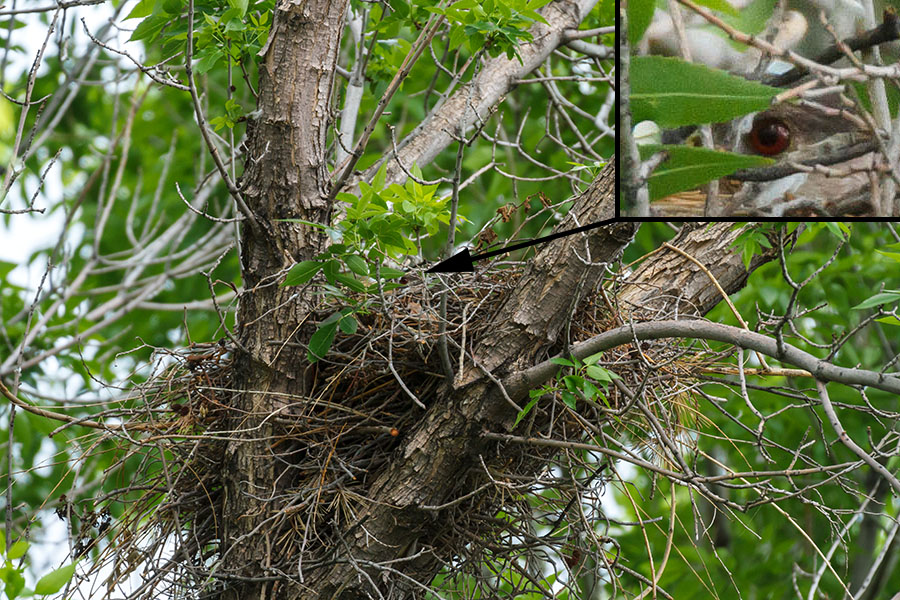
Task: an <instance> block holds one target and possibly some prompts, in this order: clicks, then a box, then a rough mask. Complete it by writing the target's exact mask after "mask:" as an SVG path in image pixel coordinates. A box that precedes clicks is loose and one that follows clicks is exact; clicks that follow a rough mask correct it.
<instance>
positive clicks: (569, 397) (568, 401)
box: [562, 391, 575, 410]
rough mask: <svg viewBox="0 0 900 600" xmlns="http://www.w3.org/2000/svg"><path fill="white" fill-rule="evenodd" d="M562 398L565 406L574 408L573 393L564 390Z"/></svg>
mask: <svg viewBox="0 0 900 600" xmlns="http://www.w3.org/2000/svg"><path fill="white" fill-rule="evenodd" d="M562 399H563V402H564V403H565V405H566V406H568V407H569V408H571V409H572V410H575V394H573V393H572V392H568V391H565V392H563V393H562Z"/></svg>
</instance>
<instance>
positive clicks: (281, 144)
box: [219, 0, 347, 600]
mask: <svg viewBox="0 0 900 600" xmlns="http://www.w3.org/2000/svg"><path fill="white" fill-rule="evenodd" d="M346 7H347V0H288V1H284V0H282V1H280V2H279V3H278V4H277V6H276V8H275V15H274V20H273V24H272V30H271V33H270V34H269V40H268V43H267V45H266V47H265V48H263V50H262V51H261V52H260V54H261V57H262V64H261V66H260V77H259V101H258V108H259V116H258V117H257V119H256V120H255V122H253V123H252V126H251V127H250V128H248V136H247V138H248V139H247V153H246V155H247V157H248V159H247V162H246V164H245V172H244V176H243V177H242V180H241V186H240V187H241V193H242V195H243V196H244V199H245V201H246V203H247V205H248V206H249V207H250V209H251V210H252V211H253V213H254V214H255V216H256V219H257V221H258V222H259V224H260V227H259V228H257V229H252V228H250V227H245V228H244V229H243V234H244V237H243V239H242V248H241V266H242V273H243V277H244V292H243V294H242V296H241V300H240V307H239V311H238V323H239V327H240V329H239V341H240V343H241V345H242V346H243V351H242V352H239V353H238V356H237V358H236V376H235V387H236V388H237V389H238V390H242V391H241V392H240V393H238V394H236V396H235V398H234V403H233V407H232V408H233V412H234V414H235V417H234V422H233V423H232V424H231V428H232V429H233V430H240V431H244V432H246V433H244V434H242V435H241V437H242V439H240V440H235V441H232V442H230V443H229V445H228V448H227V449H226V453H225V457H224V464H225V469H226V471H225V473H226V476H225V478H224V479H225V486H224V494H225V497H224V498H223V502H222V506H223V508H222V510H223V515H222V517H223V518H222V536H221V539H222V544H221V556H220V563H219V564H220V565H221V567H220V571H221V572H222V573H223V574H224V575H226V576H233V577H247V576H252V575H257V576H259V575H271V572H269V571H267V568H268V567H269V566H270V565H271V564H272V563H273V562H277V558H278V554H279V551H280V548H281V547H283V544H281V543H280V542H279V540H276V539H271V535H270V532H271V531H273V530H275V529H276V526H277V525H278V524H279V523H280V522H281V520H282V519H284V518H285V514H284V512H283V511H282V509H283V508H284V506H286V504H287V503H288V502H289V500H290V499H289V498H284V497H281V496H280V495H279V489H281V488H283V487H285V486H286V485H287V483H288V482H285V481H282V478H281V477H280V475H281V473H282V472H283V470H284V469H283V466H282V465H280V463H279V460H277V459H276V457H275V453H274V451H273V448H271V447H270V445H271V433H272V427H271V425H269V424H268V420H269V418H270V417H271V416H272V415H274V414H276V413H277V412H278V411H279V409H281V408H282V401H281V399H282V398H285V397H288V395H297V396H302V395H304V394H305V392H306V391H307V389H306V388H307V383H306V377H307V374H306V373H305V372H304V368H303V365H307V364H308V362H307V361H306V357H305V351H303V350H302V349H301V348H300V347H299V346H298V345H291V344H289V342H290V341H291V340H292V339H293V338H294V337H295V336H304V335H305V336H307V337H308V335H309V333H310V332H309V327H310V325H305V324H306V322H307V318H308V313H309V310H310V302H309V299H308V298H305V297H304V296H303V295H302V294H301V293H300V292H299V291H298V288H292V287H284V288H283V287H279V285H278V284H279V283H281V279H282V278H283V275H284V272H285V270H286V269H287V268H289V267H290V266H291V265H292V264H294V263H295V262H299V261H302V260H308V259H311V258H313V257H314V256H316V255H317V254H318V253H319V252H321V250H322V249H323V247H324V241H325V240H324V239H323V236H322V234H321V232H320V231H319V230H317V229H315V228H312V227H309V226H306V225H301V224H298V223H288V222H279V221H278V219H302V220H305V221H309V222H313V223H327V222H328V219H329V215H330V213H331V205H330V204H329V203H328V201H327V199H328V176H329V175H328V172H327V169H326V164H325V141H326V135H327V132H328V126H329V124H330V122H329V103H330V100H331V89H332V86H333V80H334V73H335V65H336V63H337V56H338V49H339V43H340V37H341V32H342V30H343V24H344V11H345V10H346ZM236 581H239V580H236ZM297 594H298V591H297V589H296V586H295V585H293V584H289V583H286V582H283V581H247V582H243V583H235V584H234V585H232V586H231V587H230V588H229V589H228V590H227V591H226V592H225V594H224V596H223V597H224V598H241V599H251V600H256V599H258V600H265V599H269V598H273V599H274V598H292V597H297Z"/></svg>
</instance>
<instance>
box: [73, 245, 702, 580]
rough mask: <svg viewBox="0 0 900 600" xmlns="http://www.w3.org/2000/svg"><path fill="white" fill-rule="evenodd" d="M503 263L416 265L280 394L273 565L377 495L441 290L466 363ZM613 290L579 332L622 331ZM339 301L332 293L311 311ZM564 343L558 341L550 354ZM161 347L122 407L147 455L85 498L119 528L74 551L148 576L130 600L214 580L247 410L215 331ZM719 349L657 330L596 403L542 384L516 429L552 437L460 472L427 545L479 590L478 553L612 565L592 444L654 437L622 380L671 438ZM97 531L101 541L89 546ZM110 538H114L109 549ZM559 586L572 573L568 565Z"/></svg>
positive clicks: (439, 380)
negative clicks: (235, 403)
mask: <svg viewBox="0 0 900 600" xmlns="http://www.w3.org/2000/svg"><path fill="white" fill-rule="evenodd" d="M505 267H506V268H496V266H495V268H493V269H491V270H490V272H489V273H487V274H486V273H482V274H479V275H475V276H465V277H466V279H465V285H462V286H458V287H456V286H453V278H454V277H457V276H453V277H451V278H450V285H449V286H445V285H444V284H443V283H441V281H440V280H439V279H438V278H437V277H433V276H427V279H421V278H419V277H417V276H410V277H409V281H407V282H406V283H407V285H405V286H404V287H402V288H400V289H396V290H393V291H392V292H390V293H387V294H384V295H382V296H380V297H379V299H378V301H377V302H375V304H374V305H372V306H371V309H370V311H369V313H368V314H367V315H364V316H362V317H361V318H360V327H359V328H358V330H357V331H356V332H355V333H353V334H342V333H339V334H338V336H337V338H336V340H335V342H334V345H333V347H332V349H331V351H330V353H329V354H328V356H327V357H326V359H325V360H322V361H320V362H319V363H318V367H317V368H318V373H317V376H316V379H315V381H316V384H315V387H314V389H313V392H312V394H310V396H309V397H307V398H297V399H288V400H289V401H288V402H287V403H286V405H287V409H286V410H284V411H281V412H280V413H279V414H277V415H273V416H272V417H271V419H269V420H267V424H268V425H270V426H271V429H270V431H273V432H274V433H273V434H272V438H273V439H271V440H267V444H268V446H269V447H270V448H271V449H272V452H273V460H278V461H280V463H281V465H282V466H283V468H284V469H285V472H286V477H285V479H283V480H282V481H283V482H286V483H284V485H283V489H281V490H280V493H282V494H288V495H291V496H292V497H293V498H295V499H296V500H294V501H292V502H290V503H288V504H287V505H286V508H285V509H284V510H283V511H282V513H283V516H284V517H285V518H282V519H281V520H280V521H279V522H277V523H275V522H273V525H274V526H275V527H277V528H280V530H279V531H276V535H273V536H272V539H274V540H277V541H278V543H279V544H283V545H284V546H282V550H283V551H282V552H281V553H280V554H279V556H280V557H281V564H277V565H272V567H273V568H276V569H281V570H282V571H283V572H284V573H287V574H291V573H295V574H296V570H297V564H298V561H300V562H301V563H302V556H304V555H305V553H309V548H311V547H314V546H317V545H321V544H322V543H325V544H328V543H331V542H333V541H334V540H333V539H330V538H333V536H334V535H336V533H335V532H334V531H333V530H334V529H335V528H334V527H333V524H334V523H340V522H344V519H346V518H350V515H351V514H354V513H355V511H356V510H357V508H358V507H360V506H361V505H363V504H364V503H365V502H366V501H367V500H366V498H367V494H368V489H369V486H370V484H371V482H372V481H373V480H374V478H375V475H376V474H377V473H378V472H379V471H380V470H382V469H383V468H385V466H386V465H388V464H389V462H390V461H391V460H392V453H393V451H394V450H395V449H396V448H397V447H398V445H399V444H400V443H401V441H402V440H403V438H404V436H405V435H407V434H408V433H409V432H410V431H412V430H413V429H414V428H415V427H416V424H417V422H419V420H420V419H422V418H423V416H424V415H425V412H426V411H425V410H423V409H422V408H421V406H420V404H421V403H425V404H427V403H430V402H433V401H435V398H437V397H438V393H439V391H440V390H441V388H442V387H443V386H445V385H446V381H445V378H444V375H443V374H442V369H441V366H440V364H441V363H440V359H439V353H438V350H437V345H438V340H439V337H440V327H439V324H440V323H441V317H440V312H441V298H442V295H443V294H446V298H447V299H446V315H447V316H446V321H445V323H446V327H445V329H446V335H447V336H448V341H449V344H448V347H449V349H450V354H451V356H452V357H453V363H454V368H458V367H459V361H465V360H467V359H466V356H465V353H464V352H461V351H460V348H465V349H466V350H467V351H470V350H471V348H472V347H473V343H474V341H477V340H478V339H480V338H482V336H485V335H490V330H491V328H492V327H493V326H494V325H495V324H494V322H493V315H494V313H495V312H496V311H497V309H498V308H499V306H500V304H501V303H502V302H503V300H504V298H505V297H506V291H507V290H509V289H510V288H511V287H512V286H513V285H514V284H515V282H516V280H517V278H518V274H519V273H521V270H522V269H521V267H522V265H521V263H506V265H505ZM616 285H618V284H617V283H616V282H615V281H614V280H612V279H611V280H607V281H606V282H605V283H603V284H602V286H603V287H602V289H598V290H594V293H589V294H587V295H586V300H585V301H584V302H583V303H582V306H581V307H580V308H579V310H578V311H577V312H576V314H575V315H574V318H573V320H572V323H571V328H570V336H571V342H577V341H580V340H583V339H587V338H589V337H591V336H593V335H596V334H597V333H599V332H601V331H604V330H607V329H610V328H612V327H615V326H617V325H619V324H621V320H620V319H621V318H620V317H619V316H617V315H618V311H617V310H616V308H615V307H614V306H612V305H611V304H610V301H609V300H608V298H614V297H615V287H616ZM337 308H339V306H338V305H337V304H336V303H335V301H334V300H331V299H329V298H328V297H323V299H322V301H321V306H320V307H319V314H318V317H319V318H320V319H321V318H324V317H325V316H327V315H328V314H330V313H332V312H334V311H335V310H336V309H337ZM555 351H559V348H557V349H551V350H550V352H551V353H552V352H555ZM165 356H167V357H168V366H167V367H166V368H165V369H164V370H163V371H162V372H161V373H160V374H158V375H157V376H155V377H153V378H151V379H150V380H148V381H147V382H146V383H144V384H143V385H141V386H140V387H139V388H138V392H139V393H138V398H139V400H138V402H137V404H136V405H134V404H132V405H131V406H130V407H129V408H128V409H127V410H124V409H123V410H122V411H121V413H120V418H122V419H123V420H124V421H125V423H126V425H127V427H126V431H127V432H128V434H127V435H126V436H125V438H124V440H123V441H124V444H123V446H125V447H126V448H127V449H128V450H127V451H126V452H125V455H124V458H123V459H122V461H121V463H120V466H121V465H124V462H125V461H126V460H133V455H137V456H140V457H141V462H140V464H139V466H138V467H137V469H136V472H135V475H134V478H133V484H132V485H130V486H124V487H121V488H120V489H119V490H117V491H115V492H114V493H112V494H109V495H108V496H105V497H103V498H101V499H100V502H95V503H94V505H92V506H88V507H85V510H88V509H89V510H90V515H91V516H90V517H88V518H87V520H85V519H84V518H83V519H82V521H83V525H84V526H83V527H82V531H83V532H84V531H85V530H89V529H90V528H91V526H92V525H96V523H95V522H94V521H93V519H94V516H93V515H95V514H100V511H101V510H102V509H103V507H106V506H118V507H124V509H123V510H122V513H121V517H119V518H118V519H117V521H116V523H115V525H114V527H112V528H110V531H111V532H114V533H113V534H109V533H107V534H106V535H105V536H94V535H93V534H91V533H90V532H88V533H82V534H81V535H80V537H79V539H78V540H77V542H78V544H79V546H78V548H79V550H80V551H83V552H86V551H88V550H90V549H91V548H94V553H95V559H96V562H95V565H96V566H97V567H99V566H100V565H107V566H109V567H111V570H110V571H109V576H108V578H107V584H108V586H109V588H108V589H109V590H110V591H112V589H113V587H114V586H116V585H118V584H120V583H123V582H124V581H125V580H127V579H128V576H129V574H132V573H140V581H139V582H138V583H135V579H134V577H132V580H131V583H130V584H129V585H128V586H126V588H130V591H129V592H126V593H127V594H128V596H129V597H133V598H139V597H142V596H143V594H148V596H147V597H151V596H153V597H163V596H161V594H170V593H176V592H177V591H178V590H179V589H184V588H192V589H194V590H197V589H198V588H200V587H202V582H205V581H206V582H208V581H209V579H208V577H209V576H210V574H212V575H213V577H214V578H215V577H216V575H217V574H219V572H218V571H217V570H216V569H217V567H216V559H217V557H218V552H219V550H220V549H219V546H218V544H219V542H220V540H221V535H222V514H221V508H222V502H223V480H224V473H223V468H222V466H223V460H222V459H223V456H224V454H225V452H226V449H227V447H228V444H229V443H234V442H233V439H234V437H235V436H234V434H235V432H234V431H233V430H232V429H231V428H232V427H233V425H234V423H235V422H237V421H238V420H237V419H235V418H234V415H232V414H231V411H232V409H231V408H229V407H230V405H231V402H230V399H231V398H232V395H233V394H235V393H236V391H235V390H234V389H233V387H232V385H231V375H232V370H233V368H234V367H233V360H232V359H233V356H234V348H233V347H232V345H231V344H230V342H229V341H228V340H227V339H223V340H219V341H217V342H211V343H200V344H192V345H191V346H190V347H187V348H184V349H183V350H181V351H178V352H175V353H172V352H166V353H165ZM713 358H714V356H713V355H712V354H711V353H709V352H708V349H701V350H700V351H699V352H698V350H697V347H696V344H695V345H694V347H693V348H692V349H691V350H690V353H686V351H685V348H684V347H678V346H674V345H672V344H671V343H670V342H665V341H659V342H645V343H642V344H641V347H640V348H635V347H632V346H630V345H626V346H623V347H621V348H618V349H616V350H615V351H609V352H607V353H605V354H604V356H603V358H602V360H601V362H600V365H601V366H604V367H605V368H607V369H609V370H610V371H612V372H614V373H615V374H616V375H617V376H618V377H619V378H620V379H619V380H618V384H619V385H618V386H617V385H616V382H615V381H614V382H613V384H611V385H608V386H607V388H606V393H605V394H604V395H603V399H602V402H601V401H599V400H596V399H595V401H593V402H585V401H584V400H583V399H581V400H579V401H578V403H577V405H576V407H575V410H573V409H572V407H571V398H569V402H568V404H567V402H566V399H565V398H564V396H563V394H562V391H563V390H565V386H564V385H563V382H561V381H555V380H554V381H551V382H549V384H548V386H547V387H546V388H545V391H544V394H543V397H542V398H541V400H540V401H538V402H537V403H536V405H535V406H534V408H533V409H532V410H531V412H530V413H529V414H528V416H527V417H526V418H524V419H522V421H521V423H520V424H519V426H518V429H517V431H516V433H521V434H522V435H523V436H533V437H540V438H541V439H542V440H544V443H542V444H539V445H530V444H522V443H518V444H513V443H508V444H503V445H502V446H501V445H499V444H498V447H497V452H496V454H495V455H494V456H491V457H485V462H484V464H483V465H482V467H483V468H482V469H480V470H478V471H477V472H474V473H472V478H474V479H476V480H477V481H475V482H473V481H469V482H467V483H468V489H469V490H471V489H476V488H477V489H479V490H480V492H479V493H476V494H472V495H471V496H470V497H468V498H466V499H465V500H463V501H460V502H455V503H451V506H448V508H447V509H446V510H442V511H440V512H438V513H436V516H435V521H434V522H433V523H432V524H430V525H429V527H434V528H436V529H435V531H441V532H443V533H442V535H441V537H440V540H441V544H442V545H443V548H433V549H432V551H433V554H434V555H435V556H438V557H439V558H440V559H441V560H443V561H444V565H445V566H444V571H445V577H447V576H451V575H454V574H460V573H465V574H467V575H468V576H469V577H470V579H468V581H469V585H471V582H472V581H473V579H472V577H474V580H475V581H477V582H479V583H478V584H477V585H483V586H486V587H484V589H482V592H481V593H487V592H490V593H498V590H499V588H498V587H497V586H498V585H501V583H500V582H499V579H497V578H496V577H494V578H490V577H485V576H484V571H483V570H480V569H479V568H478V566H477V565H484V564H485V560H487V561H488V563H489V564H491V565H492V568H493V569H495V570H496V572H501V571H502V570H503V569H504V568H507V567H509V568H513V569H515V570H520V571H521V569H522V568H525V567H523V565H534V564H535V561H536V560H537V561H538V562H539V563H541V564H544V565H545V567H543V568H544V569H545V570H546V569H547V568H550V569H555V570H558V571H565V570H566V569H569V570H571V571H574V572H577V571H578V570H580V569H585V568H590V569H594V570H596V571H597V573H598V574H599V573H601V571H602V570H603V569H606V568H609V567H610V566H612V565H613V564H614V562H615V560H616V558H615V554H616V551H615V544H614V539H613V535H612V533H611V531H612V530H611V529H610V528H611V527H614V525H615V524H614V522H613V521H611V520H609V519H607V518H606V517H605V516H604V515H603V513H602V511H601V510H600V505H599V494H600V493H601V491H602V489H603V487H604V485H605V483H606V482H607V481H608V480H609V479H610V477H611V476H612V471H614V469H610V470H608V471H604V468H605V467H602V466H601V461H600V459H601V455H600V454H599V453H597V452H593V451H591V450H588V449H587V448H588V446H587V445H586V444H585V443H587V444H597V443H599V440H601V439H606V440H612V439H615V440H619V443H621V444H623V447H624V446H627V447H630V448H641V447H643V448H644V451H645V452H646V450H647V448H650V447H652V445H653V444H654V443H655V441H654V439H653V437H652V436H648V434H647V433H646V432H647V431H649V430H650V428H649V427H647V426H646V420H647V418H649V417H648V415H647V414H645V413H641V412H639V411H637V410H632V409H631V407H630V406H629V403H631V404H633V399H632V400H630V401H629V400H628V398H626V396H625V395H623V390H625V389H634V390H642V393H644V394H655V395H656V397H657V400H658V401H656V402H653V403H650V404H649V406H651V408H652V410H653V411H654V413H655V416H656V418H657V419H658V421H659V422H660V423H663V424H665V426H667V427H670V428H671V429H672V432H673V439H677V438H679V435H680V433H681V431H682V428H684V427H691V426H693V424H694V421H695V419H696V416H695V412H694V411H693V408H692V403H691V395H690V393H689V385H690V381H691V375H692V373H694V370H695V368H696V367H697V366H698V365H699V364H701V363H708V362H709V361H710V360H712V359H713ZM598 386H599V384H598ZM680 439H682V440H686V439H688V438H687V436H681V437H680ZM606 443H608V442H606ZM573 506H574V507H575V508H573ZM76 512H77V511H76ZM114 512H118V509H116V510H114ZM287 517H291V518H287ZM598 523H599V525H598ZM105 529H106V528H105V527H104V530H105ZM94 537H97V538H98V540H94V541H93V542H92V541H91V540H92V539H93V538H94ZM100 537H105V538H107V539H110V540H111V543H101V542H100V541H99V538H100ZM97 553H99V555H97ZM467 559H471V560H467ZM307 564H308V563H307ZM547 565H549V567H547ZM307 568H310V567H307ZM529 568H531V567H529ZM558 580H559V581H560V582H565V581H574V580H575V578H574V577H570V576H565V575H561V576H560V577H559V578H558ZM445 585H446V584H445ZM523 585H524V584H523ZM529 585H538V584H537V583H534V582H532V584H529ZM538 587H540V586H538ZM120 589H121V591H125V589H124V588H120Z"/></svg>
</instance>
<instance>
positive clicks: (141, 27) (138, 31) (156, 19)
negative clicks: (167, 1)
mask: <svg viewBox="0 0 900 600" xmlns="http://www.w3.org/2000/svg"><path fill="white" fill-rule="evenodd" d="M168 22H169V17H163V16H151V17H147V18H146V19H144V20H143V21H141V22H140V24H138V26H137V27H135V29H134V31H133V32H132V33H131V37H130V38H129V39H128V41H129V42H136V41H138V40H147V41H148V42H152V41H153V40H155V39H156V36H158V35H159V32H160V31H162V28H163V27H165V26H166V24H167V23H168Z"/></svg>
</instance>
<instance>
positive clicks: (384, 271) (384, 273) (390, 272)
mask: <svg viewBox="0 0 900 600" xmlns="http://www.w3.org/2000/svg"><path fill="white" fill-rule="evenodd" d="M378 274H379V275H380V276H381V278H382V279H398V278H400V277H403V276H404V275H406V271H401V270H400V269H392V268H391V267H381V268H380V269H379V270H378Z"/></svg>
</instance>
